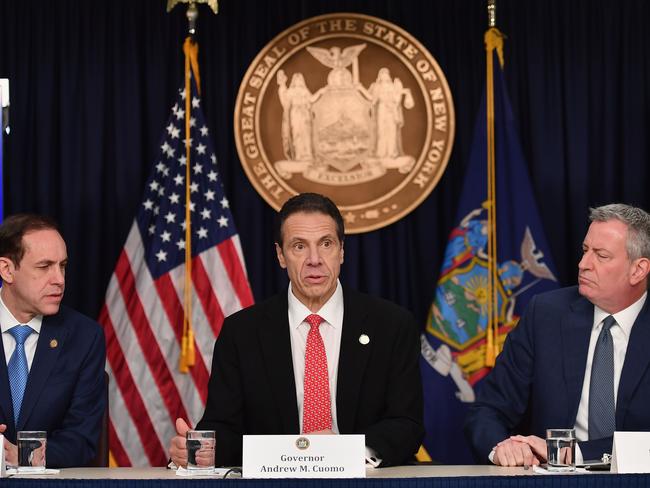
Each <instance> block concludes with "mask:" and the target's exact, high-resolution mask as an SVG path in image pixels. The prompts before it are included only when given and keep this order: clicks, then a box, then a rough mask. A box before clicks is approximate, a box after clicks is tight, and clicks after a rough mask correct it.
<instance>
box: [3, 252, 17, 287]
mask: <svg viewBox="0 0 650 488" xmlns="http://www.w3.org/2000/svg"><path fill="white" fill-rule="evenodd" d="M15 269H16V266H15V265H14V262H13V261H12V260H11V259H9V258H7V257H0V278H2V282H3V283H13V281H14V271H15Z"/></svg>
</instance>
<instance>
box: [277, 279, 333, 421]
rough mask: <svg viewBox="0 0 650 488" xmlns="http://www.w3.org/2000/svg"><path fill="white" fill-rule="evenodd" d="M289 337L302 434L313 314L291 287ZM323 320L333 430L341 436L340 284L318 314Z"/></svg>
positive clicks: (321, 331)
mask: <svg viewBox="0 0 650 488" xmlns="http://www.w3.org/2000/svg"><path fill="white" fill-rule="evenodd" d="M288 296H289V300H288V302H289V333H290V336H291V354H292V359H293V375H294V379H295V382H296V398H297V400H298V416H299V418H300V432H302V420H303V418H302V417H303V404H304V396H305V393H304V385H305V351H306V349H307V334H308V333H309V329H310V326H309V324H308V323H307V322H305V318H306V317H307V316H308V315H311V314H312V313H313V312H311V311H310V310H309V309H308V308H307V307H306V306H305V305H304V304H303V303H302V302H301V301H300V300H298V299H297V298H296V297H295V295H294V294H293V291H292V288H291V283H289V292H288ZM316 313H317V314H318V315H320V316H321V317H322V318H323V322H322V323H321V325H320V327H319V332H320V335H321V337H322V338H323V344H324V345H325V354H326V355H327V375H328V377H329V386H330V403H331V405H332V430H333V431H334V432H335V433H337V434H338V433H339V429H338V425H337V423H336V378H337V376H338V371H339V353H340V351H341V331H342V329H343V290H342V288H341V283H339V281H338V280H337V282H336V290H335V291H334V294H333V295H332V296H331V297H330V299H329V300H328V301H327V302H326V303H325V304H324V305H323V306H322V307H321V308H320V310H318V312H316Z"/></svg>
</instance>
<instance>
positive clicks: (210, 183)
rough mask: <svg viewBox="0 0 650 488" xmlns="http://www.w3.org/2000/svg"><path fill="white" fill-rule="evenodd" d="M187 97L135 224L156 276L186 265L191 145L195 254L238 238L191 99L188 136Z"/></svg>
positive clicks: (173, 118)
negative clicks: (186, 195)
mask: <svg viewBox="0 0 650 488" xmlns="http://www.w3.org/2000/svg"><path fill="white" fill-rule="evenodd" d="M183 98H184V93H179V98H178V100H177V102H176V104H175V105H174V106H173V107H172V113H171V115H170V118H169V121H168V124H167V126H166V127H165V131H164V132H163V140H162V141H161V142H160V145H159V148H160V152H159V154H158V156H157V159H156V161H157V163H156V164H155V165H154V169H153V172H152V175H151V177H150V178H149V181H148V182H147V184H146V192H145V195H144V198H143V202H142V206H141V207H140V212H139V214H138V218H137V222H138V226H139V227H140V231H141V235H142V238H143V240H144V241H146V242H145V243H144V244H145V245H144V247H145V249H147V250H148V252H147V255H146V261H147V264H148V266H149V268H150V269H151V272H152V274H153V276H154V277H156V276H160V275H161V274H163V273H166V272H168V271H169V270H170V269H172V268H174V267H175V266H179V265H181V264H182V263H183V262H184V253H185V247H186V245H187V243H186V238H185V229H186V227H187V226H186V223H185V208H186V201H185V188H186V187H185V185H186V181H185V174H186V165H187V155H186V147H185V141H186V140H187V141H188V142H189V145H190V157H189V160H190V164H191V166H190V169H191V176H190V182H189V189H190V195H191V196H190V202H189V208H190V215H191V219H192V227H191V229H192V255H197V254H199V253H201V252H202V251H204V250H206V249H208V248H209V247H213V246H215V245H217V244H218V243H219V242H221V241H223V240H224V239H227V238H230V237H232V236H233V235H234V233H235V229H234V227H233V226H232V224H231V222H232V215H231V214H230V206H229V204H228V199H227V198H226V196H225V195H224V192H223V187H222V185H221V182H220V181H219V173H218V170H217V157H216V155H215V153H214V150H213V149H212V147H211V142H210V140H209V135H210V131H209V129H208V127H207V125H206V124H205V119H204V117H203V114H202V112H201V102H200V99H199V98H198V97H197V96H193V97H192V103H191V114H190V127H191V129H190V135H189V137H186V134H185V108H184V107H185V102H184V101H183Z"/></svg>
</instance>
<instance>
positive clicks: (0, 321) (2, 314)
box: [0, 293, 43, 334]
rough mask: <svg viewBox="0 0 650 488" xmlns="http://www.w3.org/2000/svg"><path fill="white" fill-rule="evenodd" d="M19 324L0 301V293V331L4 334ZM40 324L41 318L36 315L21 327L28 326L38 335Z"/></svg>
mask: <svg viewBox="0 0 650 488" xmlns="http://www.w3.org/2000/svg"><path fill="white" fill-rule="evenodd" d="M20 323H21V322H19V321H18V320H17V319H16V317H14V314H12V313H11V312H10V311H9V309H8V308H7V306H6V305H5V302H4V301H3V300H2V293H0V329H1V330H2V333H3V334H4V333H5V332H7V331H8V330H9V329H11V328H12V327H13V326H15V325H18V324H20ZM42 324H43V316H42V315H37V316H36V317H34V318H33V319H32V320H30V321H29V322H27V323H26V324H23V325H29V326H30V327H31V328H32V329H33V330H34V331H35V332H36V333H37V334H40V333H41V325H42Z"/></svg>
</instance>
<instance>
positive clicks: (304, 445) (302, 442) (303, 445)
mask: <svg viewBox="0 0 650 488" xmlns="http://www.w3.org/2000/svg"><path fill="white" fill-rule="evenodd" d="M296 447H297V448H298V449H300V450H301V451H304V450H305V449H308V448H309V439H307V438H306V437H298V438H297V439H296Z"/></svg>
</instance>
